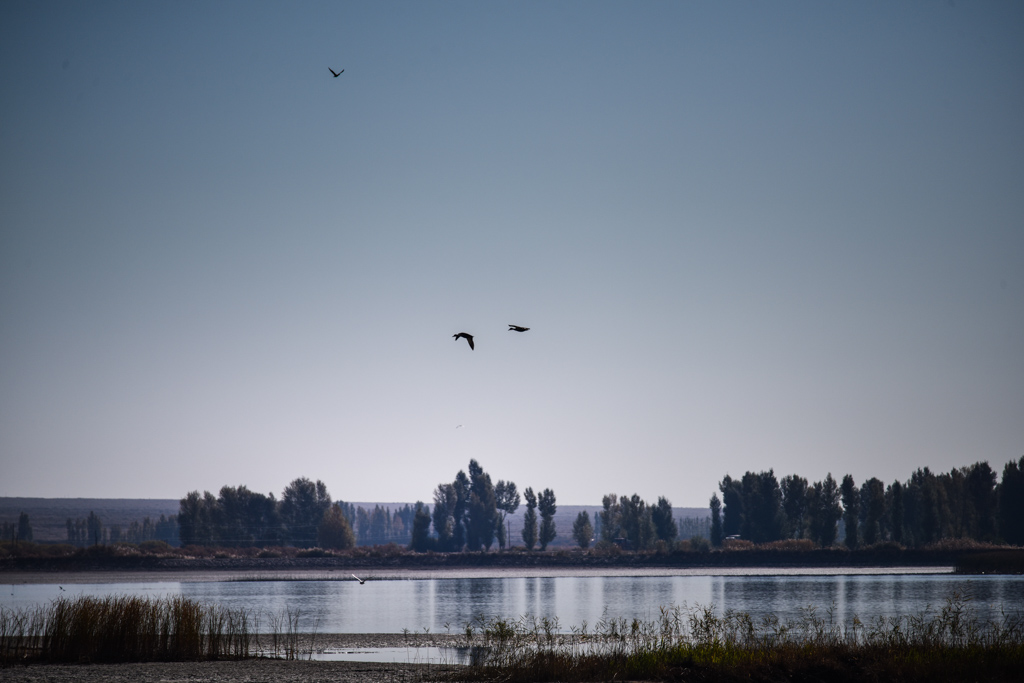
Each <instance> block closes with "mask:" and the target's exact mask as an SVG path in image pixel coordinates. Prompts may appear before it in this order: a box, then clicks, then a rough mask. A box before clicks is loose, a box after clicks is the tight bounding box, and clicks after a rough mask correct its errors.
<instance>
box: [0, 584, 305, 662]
mask: <svg viewBox="0 0 1024 683" xmlns="http://www.w3.org/2000/svg"><path fill="white" fill-rule="evenodd" d="M261 616H262V614H261V613H260V612H259V611H251V610H247V609H232V608H227V607H221V606H217V605H203V604H200V603H198V602H196V601H195V600H190V599H188V598H183V597H168V598H163V599H150V598H142V597H133V596H111V597H106V598H94V597H78V598H59V599H57V600H54V601H53V602H51V603H49V604H48V605H42V606H38V607H31V608H27V609H18V610H12V609H6V608H2V607H0V665H9V664H11V663H14V662H25V661H40V662H144V661H179V660H180V661H196V660H207V659H234V658H243V657H251V656H271V657H281V656H283V657H285V658H287V659H294V658H296V657H297V656H298V655H299V650H298V621H299V614H298V612H291V611H288V612H287V613H286V614H284V615H270V617H269V618H268V620H267V623H268V625H269V626H270V633H269V634H264V638H265V639H266V640H265V642H261V640H260V622H261Z"/></svg>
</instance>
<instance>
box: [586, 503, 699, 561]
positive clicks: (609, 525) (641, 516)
mask: <svg viewBox="0 0 1024 683" xmlns="http://www.w3.org/2000/svg"><path fill="white" fill-rule="evenodd" d="M601 505H602V507H603V509H602V510H601V512H599V513H597V518H598V534H599V535H600V537H601V541H602V542H604V543H606V544H607V543H615V544H618V545H621V546H624V547H626V548H628V549H630V550H641V551H643V550H651V549H653V548H654V547H655V544H656V543H657V542H658V541H663V542H664V543H666V544H668V545H669V546H671V544H672V543H674V542H675V540H676V538H677V537H678V535H679V527H678V526H677V525H676V521H675V520H674V519H673V518H672V503H670V502H669V501H668V499H667V498H664V497H660V498H658V502H657V503H656V504H654V505H651V504H649V503H647V502H646V501H644V500H643V499H642V498H640V496H638V495H637V494H635V493H634V494H633V495H632V496H622V497H617V496H616V495H615V494H614V493H609V494H608V495H606V496H604V497H603V498H602V499H601Z"/></svg>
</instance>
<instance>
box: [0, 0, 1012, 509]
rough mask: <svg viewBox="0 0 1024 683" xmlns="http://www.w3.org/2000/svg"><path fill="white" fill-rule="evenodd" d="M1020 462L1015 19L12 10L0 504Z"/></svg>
mask: <svg viewBox="0 0 1024 683" xmlns="http://www.w3.org/2000/svg"><path fill="white" fill-rule="evenodd" d="M328 67H332V68H334V69H335V70H337V69H341V68H344V69H345V73H344V74H343V75H342V76H341V77H340V78H332V77H331V75H330V73H329V72H328V70H327V69H328ZM509 323H516V324H520V325H525V326H529V327H531V328H532V329H531V330H530V331H529V332H527V333H524V334H516V333H514V332H508V331H507V325H508V324H509ZM461 331H467V332H470V333H473V334H475V335H476V350H475V351H470V349H469V348H468V346H467V345H466V343H465V342H464V341H456V340H454V339H452V336H451V335H453V334H454V333H456V332H461ZM457 425H462V427H461V428H459V429H456V426H457ZM1022 453H1024V5H1022V4H1020V3H1012V2H994V3H986V2H971V3H966V2H958V3H956V4H952V3H919V2H905V3H891V2H877V3H871V2H856V3H853V2H851V3H822V2H806V3H795V2H780V3H747V2H685V3H684V2H672V3H600V2H559V3H548V2H544V3H525V2H517V3H421V2H415V3H414V2H408V3H404V2H403V3H382V2H373V3H370V2H366V3H349V4H341V3H323V4H319V3H252V2H242V3H228V2H217V3H206V2H175V3H158V2H149V3H138V2H126V3H98V2H93V3H71V2H68V3H45V2H44V3H38V2H33V3H21V2H5V3H3V4H2V5H0V495H5V496H83V497H92V496H96V497H167V498H170V497H180V496H182V495H184V494H185V493H186V492H188V491H189V490H193V489H199V490H203V489H209V490H217V489H219V488H220V486H222V485H224V484H232V485H236V484H246V485H247V486H249V487H250V488H252V489H254V490H258V491H263V492H270V491H273V492H275V493H278V494H279V493H280V491H281V490H282V489H283V488H284V486H285V485H286V484H287V483H288V482H289V481H290V480H292V479H294V478H295V477H298V476H308V477H311V478H319V479H323V480H324V481H325V482H326V483H327V485H328V488H329V489H330V491H331V493H332V495H334V497H335V498H342V499H347V500H401V501H413V500H416V499H422V500H429V499H430V497H431V492H432V490H433V488H434V487H435V486H436V484H437V483H438V482H440V481H442V480H450V479H451V478H452V476H453V475H454V474H455V472H456V471H457V470H458V469H460V468H465V467H466V465H467V463H468V461H469V459H470V458H476V459H478V460H479V461H480V463H481V464H482V465H483V467H484V468H485V469H486V470H487V471H488V472H489V473H491V475H492V477H494V479H495V480H496V479H499V478H501V479H511V480H513V481H515V482H516V483H518V484H519V486H520V487H521V488H522V487H525V486H533V487H535V488H544V487H551V488H553V489H554V490H555V492H556V494H557V495H558V500H559V501H560V502H562V503H566V504H593V503H597V502H599V501H600V498H601V495H602V494H604V493H608V492H612V491H614V492H618V493H620V494H631V493H633V492H637V493H639V494H640V495H642V496H644V497H646V498H650V499H654V498H655V497H657V496H659V495H665V496H667V497H668V498H669V499H670V500H672V501H673V503H674V504H676V505H680V506H698V505H704V504H706V502H707V500H708V498H709V497H710V495H711V493H712V492H713V491H715V487H716V483H717V482H718V481H719V480H720V479H721V477H722V476H723V475H724V474H726V473H730V474H732V475H733V476H737V475H741V474H742V473H743V472H744V471H746V470H755V471H759V470H763V469H768V468H774V469H775V472H776V473H777V474H778V475H779V476H782V475H784V474H789V473H793V472H796V473H799V474H802V475H804V476H806V477H808V478H810V479H812V480H815V479H820V478H822V477H824V475H825V474H826V473H827V472H832V473H833V474H834V475H837V476H838V475H842V474H845V473H851V474H853V475H854V476H855V477H856V478H857V480H858V481H861V480H863V479H865V478H867V477H870V476H878V477H880V478H882V479H884V480H886V481H887V482H889V481H892V480H893V479H896V478H899V479H905V478H906V477H907V476H908V475H909V474H910V472H911V471H912V470H914V469H916V468H917V467H923V466H930V467H932V468H933V469H937V470H948V469H950V468H952V467H958V466H961V465H967V464H970V463H972V462H974V461H977V460H988V461H989V462H991V463H992V464H993V465H994V466H996V467H998V468H1000V469H1001V467H1002V464H1003V463H1005V462H1006V461H1008V460H1010V459H1011V458H1014V459H1015V458H1018V457H1020V455H1021V454H1022Z"/></svg>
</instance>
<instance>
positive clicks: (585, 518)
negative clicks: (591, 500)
mask: <svg viewBox="0 0 1024 683" xmlns="http://www.w3.org/2000/svg"><path fill="white" fill-rule="evenodd" d="M572 537H573V538H574V539H576V545H578V546H579V547H580V548H582V549H583V550H586V549H587V547H588V546H590V541H591V539H592V538H593V537H594V527H592V526H591V525H590V515H589V514H588V513H587V511H586V510H581V511H580V513H579V514H578V515H576V521H575V522H573V524H572Z"/></svg>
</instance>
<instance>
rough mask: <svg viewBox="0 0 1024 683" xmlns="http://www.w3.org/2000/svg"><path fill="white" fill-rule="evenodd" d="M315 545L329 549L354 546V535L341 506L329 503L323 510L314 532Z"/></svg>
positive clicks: (342, 548) (344, 548) (343, 548)
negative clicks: (318, 524) (324, 510)
mask: <svg viewBox="0 0 1024 683" xmlns="http://www.w3.org/2000/svg"><path fill="white" fill-rule="evenodd" d="M316 539H317V545H319V546H320V547H321V548H329V549H331V550H346V549H348V548H352V547H355V544H356V535H355V533H353V531H352V526H351V525H350V524H349V523H348V517H346V516H345V513H344V512H343V511H342V509H341V506H339V505H331V506H330V507H328V508H327V510H326V512H324V515H323V518H322V519H321V520H320V526H319V528H318V529H317V534H316Z"/></svg>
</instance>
